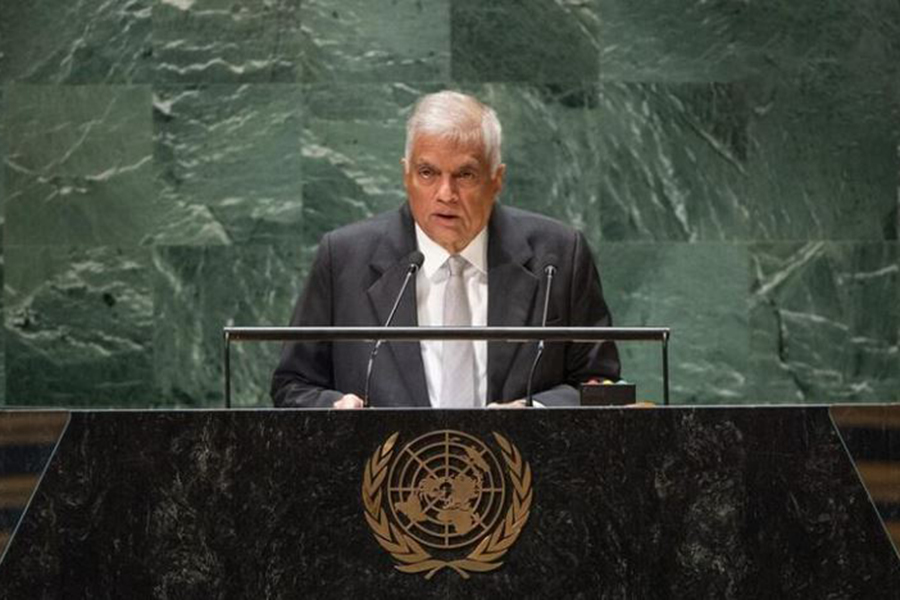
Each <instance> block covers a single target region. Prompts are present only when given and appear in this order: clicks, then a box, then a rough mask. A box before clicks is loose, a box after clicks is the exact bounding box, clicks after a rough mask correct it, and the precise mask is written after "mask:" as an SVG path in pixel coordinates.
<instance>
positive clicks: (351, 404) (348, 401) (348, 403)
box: [334, 394, 363, 410]
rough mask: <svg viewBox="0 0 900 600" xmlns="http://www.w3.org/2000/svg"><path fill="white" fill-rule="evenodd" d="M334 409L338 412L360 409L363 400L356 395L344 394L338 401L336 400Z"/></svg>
mask: <svg viewBox="0 0 900 600" xmlns="http://www.w3.org/2000/svg"><path fill="white" fill-rule="evenodd" d="M334 407H335V408H337V409H340V410H347V409H354V408H362V407H363V400H362V398H360V397H359V396H357V395H356V394H345V395H344V396H342V397H341V399H340V400H336V401H335V403H334Z"/></svg>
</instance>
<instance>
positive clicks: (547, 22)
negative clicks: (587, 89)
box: [450, 0, 601, 82]
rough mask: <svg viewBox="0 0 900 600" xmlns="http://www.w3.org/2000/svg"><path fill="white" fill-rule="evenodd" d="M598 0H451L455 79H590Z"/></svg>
mask: <svg viewBox="0 0 900 600" xmlns="http://www.w3.org/2000/svg"><path fill="white" fill-rule="evenodd" d="M599 10H600V9H599V2H598V0H586V1H584V0H577V1H576V0H555V1H554V2H536V1H533V0H532V1H529V2H525V3H522V2H517V1H515V0H500V1H493V2H482V1H481V0H457V1H454V2H452V4H451V7H450V26H451V38H450V39H451V50H452V57H451V72H452V76H453V79H454V80H455V81H460V82H467V81H491V82H496V81H523V82H564V81H587V82H593V81H596V79H597V77H598V76H599V73H600V71H599V59H600V49H601V45H600V13H599Z"/></svg>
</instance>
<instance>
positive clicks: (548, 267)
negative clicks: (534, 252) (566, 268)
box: [541, 252, 559, 274]
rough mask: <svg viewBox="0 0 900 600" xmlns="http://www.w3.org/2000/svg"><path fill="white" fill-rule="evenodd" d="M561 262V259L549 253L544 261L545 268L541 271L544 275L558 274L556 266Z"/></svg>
mask: <svg viewBox="0 0 900 600" xmlns="http://www.w3.org/2000/svg"><path fill="white" fill-rule="evenodd" d="M558 262H559V259H558V258H557V257H556V255H555V254H553V253H552V252H551V253H549V254H548V255H547V256H546V258H545V259H544V262H543V265H544V267H543V268H542V269H541V271H542V272H543V273H544V274H550V273H556V264H557V263H558Z"/></svg>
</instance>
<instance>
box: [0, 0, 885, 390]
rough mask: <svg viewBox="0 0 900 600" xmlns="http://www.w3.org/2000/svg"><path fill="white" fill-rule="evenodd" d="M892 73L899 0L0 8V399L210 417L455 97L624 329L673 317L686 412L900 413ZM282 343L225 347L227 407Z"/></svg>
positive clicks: (398, 191)
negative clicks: (442, 94)
mask: <svg viewBox="0 0 900 600" xmlns="http://www.w3.org/2000/svg"><path fill="white" fill-rule="evenodd" d="M898 65H900V5H898V4H897V2H896V1H894V0H863V1H859V2H838V1H834V2H832V1H828V2H822V1H819V0H803V1H800V2H785V1H784V0H762V1H759V2H752V3H749V2H745V1H743V0H722V1H719V2H699V1H685V2H671V1H670V0H646V1H644V2H631V1H628V0H586V1H579V2H573V1H569V0H556V1H555V2H554V1H551V0H527V1H513V0H502V1H496V0H492V1H491V2H486V1H484V0H456V1H453V2H451V1H450V0H415V1H413V0H393V1H392V2H372V1H366V2H364V1H363V0H343V1H338V0H309V1H301V0H243V1H236V0H102V1H101V0H78V1H76V2H71V3H63V4H60V3H58V2H50V1H48V0H3V1H2V2H0V159H2V165H3V168H2V169H0V208H2V210H0V218H2V228H0V235H2V250H3V252H2V272H0V274H2V280H3V295H2V298H0V308H2V311H3V321H4V328H3V339H2V344H0V361H2V364H3V368H2V369H0V378H2V383H0V395H2V396H0V404H7V405H33V406H40V405H45V406H119V407H138V406H142V407H143V406H215V405H218V404H219V403H220V402H221V377H222V369H221V327H222V326H223V325H225V324H235V325H263V324H271V325H278V324H284V323H286V321H287V319H288V316H289V314H290V311H291V308H292V305H293V302H294V299H295V297H296V295H297V294H298V292H299V290H300V288H301V286H302V283H303V280H304V276H305V272H306V269H307V267H308V265H309V261H310V260H311V257H312V253H313V251H314V250H315V246H316V244H317V242H318V239H319V237H320V235H321V234H322V233H323V232H324V231H327V230H329V229H331V228H333V227H335V226H337V225H340V224H344V223H347V222H351V221H354V220H357V219H360V218H364V217H367V216H369V215H372V214H375V213H377V212H380V211H383V210H386V209H390V208H392V207H395V206H397V205H398V203H400V202H402V201H403V199H404V196H403V193H402V188H401V185H400V165H399V157H400V154H401V152H402V143H403V123H404V119H405V117H406V115H407V114H408V111H409V109H410V107H411V105H412V103H413V102H414V101H415V99H416V98H417V97H418V96H419V95H420V94H422V93H425V92H428V91H433V90H437V89H442V88H444V87H454V88H458V89H462V90H466V91H469V92H472V93H475V94H477V95H479V96H480V97H482V98H483V99H484V100H485V101H487V102H489V103H491V104H493V105H494V106H495V107H496V108H497V110H498V112H499V113H500V117H501V120H502V121H503V123H504V127H505V131H506V134H507V135H506V145H505V160H506V162H507V164H508V181H507V188H506V190H505V191H504V196H503V201H504V202H506V203H508V204H513V205H518V206H523V207H526V208H530V209H533V210H537V211H540V212H544V213H546V214H550V215H553V216H556V217H558V218H560V219H563V220H565V221H567V222H570V223H572V224H574V225H576V226H577V227H579V228H581V229H582V230H584V232H585V233H586V235H587V237H588V239H589V240H590V242H591V244H592V247H593V249H594V251H595V253H596V256H597V260H598V264H599V267H600V270H601V275H602V277H603V280H604V284H605V287H606V292H607V296H608V300H609V302H610V305H611V307H612V310H613V314H614V316H615V319H616V323H617V324H619V325H634V326H637V325H669V326H671V327H672V328H673V339H672V346H671V358H672V369H673V400H674V401H675V402H678V403H744V402H791V403H793V402H835V401H860V402H897V401H900V342H898V338H900V309H898V306H900V250H898V242H897V239H898V235H897V234H898V227H900V224H898V203H900V191H898V178H900V109H898V107H900V68H898ZM277 351H278V348H277V346H274V345H272V346H263V345H259V346H249V345H240V346H238V347H237V348H236V352H235V356H234V368H235V376H236V380H235V393H236V398H237V401H238V402H239V403H240V404H243V405H265V404H267V403H268V399H267V393H266V388H267V385H268V378H269V372H270V370H271V368H272V366H273V364H274V361H275V357H276V356H277ZM623 355H624V358H625V365H624V367H625V375H626V377H628V378H629V379H631V380H633V381H636V382H637V383H638V386H639V390H640V396H641V397H642V398H645V399H651V400H659V398H660V378H659V375H658V369H659V364H660V355H659V350H658V348H656V347H654V346H637V345H631V346H626V347H623Z"/></svg>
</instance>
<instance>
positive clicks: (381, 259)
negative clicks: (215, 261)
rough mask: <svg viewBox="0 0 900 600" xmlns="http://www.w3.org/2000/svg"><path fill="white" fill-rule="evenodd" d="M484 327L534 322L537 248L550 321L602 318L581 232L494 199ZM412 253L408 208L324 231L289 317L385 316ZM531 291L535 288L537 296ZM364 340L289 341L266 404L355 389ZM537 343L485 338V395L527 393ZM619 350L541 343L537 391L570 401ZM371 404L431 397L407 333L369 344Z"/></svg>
mask: <svg viewBox="0 0 900 600" xmlns="http://www.w3.org/2000/svg"><path fill="white" fill-rule="evenodd" d="M488 228H489V229H488V320H487V322H488V325H496V326H511V327H521V326H539V325H540V321H541V311H542V309H543V306H542V304H543V296H544V289H543V286H544V285H545V283H544V279H545V278H544V276H543V272H542V269H543V267H544V266H545V264H544V262H543V261H545V260H547V257H548V256H550V255H551V254H552V255H555V256H556V257H557V267H558V271H557V274H556V277H555V278H554V282H553V288H552V292H551V297H550V309H549V315H548V325H554V326H566V325H573V326H575V325H577V326H589V325H596V326H610V325H611V324H612V322H611V319H610V315H609V310H608V309H607V306H606V303H605V302H604V300H603V293H602V290H601V287H600V279H599V277H598V275H597V270H596V268H595V267H594V262H593V260H592V258H591V253H590V249H589V248H588V246H587V244H586V242H585V240H584V237H583V236H582V235H581V234H580V233H579V232H577V231H575V230H574V229H571V228H569V227H566V226H564V225H562V224H561V223H559V222H557V221H554V220H553V219H550V218H547V217H543V216H540V215H537V214H534V213H529V212H526V211H523V210H518V209H515V208H510V207H504V206H501V205H499V204H497V205H495V206H494V210H493V212H492V214H491V219H490V222H489V224H488ZM414 250H416V235H415V228H414V223H413V219H412V215H411V214H410V211H409V207H408V206H407V205H406V204H404V205H403V206H402V207H401V208H400V209H399V210H396V211H392V212H389V213H385V214H382V215H379V216H377V217H374V218H372V219H369V220H367V221H363V222H360V223H355V224H353V225H349V226H346V227H342V228H340V229H337V230H335V231H332V232H330V233H328V234H326V235H325V236H324V237H323V238H322V241H321V243H320V244H319V250H318V254H317V255H316V259H315V262H314V263H313V266H312V271H311V273H310V275H309V280H308V281H307V283H306V289H305V291H304V293H303V295H302V296H301V297H300V299H299V301H298V302H297V306H296V308H295V310H294V315H293V318H292V319H291V325H293V326H330V325H334V326H368V327H371V326H377V325H382V324H384V322H385V320H386V319H387V316H388V313H389V311H390V309H391V306H392V305H393V303H394V299H395V297H396V295H397V293H398V292H399V291H400V287H401V285H402V284H403V278H404V277H405V275H406V272H407V269H408V266H409V263H408V262H407V260H406V259H407V257H408V256H409V254H410V253H411V252H413V251H414ZM414 282H415V279H413V281H411V282H410V289H407V290H406V293H405V294H404V297H403V299H402V301H401V302H400V306H399V308H398V310H397V314H396V316H395V317H394V322H393V324H394V325H397V326H414V325H417V310H416V301H415V298H416V294H415V287H414ZM539 291H540V293H538V292H539ZM371 348H372V344H371V343H357V342H334V343H324V342H323V343H319V342H316V343H288V344H285V346H284V348H283V350H282V354H281V361H280V363H279V364H278V367H277V368H276V369H275V373H274V375H273V377H272V389H271V393H272V399H273V400H274V402H275V405H276V406H303V407H330V406H331V405H332V404H333V403H334V401H335V400H337V399H338V398H340V397H341V395H343V394H344V393H354V394H357V395H358V396H360V397H362V395H363V387H364V385H365V376H366V363H367V361H368V358H369V353H370V351H371ZM534 354H535V343H534V342H532V343H528V344H512V343H506V342H492V343H489V344H488V367H487V372H488V373H487V378H488V401H489V402H502V401H511V400H516V399H519V398H523V397H525V394H526V387H527V379H528V372H529V370H530V366H531V362H532V360H533V358H534ZM618 376H619V358H618V354H617V351H616V347H615V345H614V344H613V343H611V342H605V343H602V344H596V345H592V344H569V343H548V344H547V345H546V347H545V350H544V357H543V358H542V359H541V364H540V366H539V367H538V371H537V373H536V374H535V386H534V389H535V390H536V392H538V393H535V400H537V401H539V402H541V403H543V404H545V405H548V406H550V405H557V406H565V405H577V404H578V402H579V400H578V392H577V386H578V384H579V383H582V382H584V381H586V380H587V379H589V378H591V377H601V378H602V377H606V378H611V379H618ZM370 402H371V404H372V405H373V406H429V405H430V404H429V400H428V391H427V387H426V383H425V370H424V366H423V362H422V354H421V350H420V347H419V344H418V343H417V342H390V343H385V344H384V346H382V348H381V351H380V352H379V353H378V358H377V361H376V364H375V368H374V372H373V376H372V382H371V384H370Z"/></svg>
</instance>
